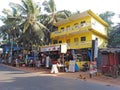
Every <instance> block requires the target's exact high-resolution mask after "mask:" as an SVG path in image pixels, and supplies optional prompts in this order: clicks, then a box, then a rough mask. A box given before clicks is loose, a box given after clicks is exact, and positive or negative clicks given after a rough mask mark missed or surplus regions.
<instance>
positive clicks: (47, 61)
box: [46, 55, 50, 68]
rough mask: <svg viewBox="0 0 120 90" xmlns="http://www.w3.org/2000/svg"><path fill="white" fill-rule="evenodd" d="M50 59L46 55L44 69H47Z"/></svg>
mask: <svg viewBox="0 0 120 90" xmlns="http://www.w3.org/2000/svg"><path fill="white" fill-rule="evenodd" d="M49 62H50V57H49V55H46V68H49Z"/></svg>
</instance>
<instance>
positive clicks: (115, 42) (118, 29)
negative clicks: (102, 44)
mask: <svg viewBox="0 0 120 90" xmlns="http://www.w3.org/2000/svg"><path fill="white" fill-rule="evenodd" d="M113 28H114V30H112V32H111V33H110V35H109V38H110V39H109V45H110V46H111V47H120V38H119V37H120V23H118V24H117V25H116V26H114V27H113Z"/></svg>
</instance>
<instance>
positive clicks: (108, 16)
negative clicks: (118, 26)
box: [99, 11, 115, 26]
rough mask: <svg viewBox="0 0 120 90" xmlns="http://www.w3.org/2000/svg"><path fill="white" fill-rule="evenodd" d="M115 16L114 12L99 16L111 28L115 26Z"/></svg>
mask: <svg viewBox="0 0 120 90" xmlns="http://www.w3.org/2000/svg"><path fill="white" fill-rule="evenodd" d="M114 15H115V13H114V12H110V11H106V12H105V13H101V14H100V15H99V16H100V17H101V18H102V19H103V20H104V21H106V22H107V23H108V24H109V25H110V26H111V25H112V24H114V23H113V22H112V20H111V19H112V17H113V16H114Z"/></svg>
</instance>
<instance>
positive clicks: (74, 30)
mask: <svg viewBox="0 0 120 90" xmlns="http://www.w3.org/2000/svg"><path fill="white" fill-rule="evenodd" d="M90 28H91V23H84V24H78V25H75V26H74V27H69V28H66V29H62V30H59V31H58V30H57V31H55V32H52V33H51V38H55V37H62V36H66V35H74V34H79V33H85V32H89V30H88V29H90Z"/></svg>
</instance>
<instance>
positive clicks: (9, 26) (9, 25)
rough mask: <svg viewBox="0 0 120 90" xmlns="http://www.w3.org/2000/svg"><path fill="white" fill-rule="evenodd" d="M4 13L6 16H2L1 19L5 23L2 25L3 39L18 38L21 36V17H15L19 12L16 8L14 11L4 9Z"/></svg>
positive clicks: (0, 29) (0, 32) (0, 31)
mask: <svg viewBox="0 0 120 90" xmlns="http://www.w3.org/2000/svg"><path fill="white" fill-rule="evenodd" d="M3 13H4V14H5V15H6V16H2V17H1V18H0V19H1V20H2V21H3V23H4V24H5V25H3V26H1V27H0V34H1V37H3V39H7V40H9V42H10V40H11V39H12V38H13V39H14V40H16V39H17V38H18V37H19V34H20V33H19V22H20V19H15V17H17V16H18V12H17V10H16V9H15V8H12V11H11V10H9V9H3Z"/></svg>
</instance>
